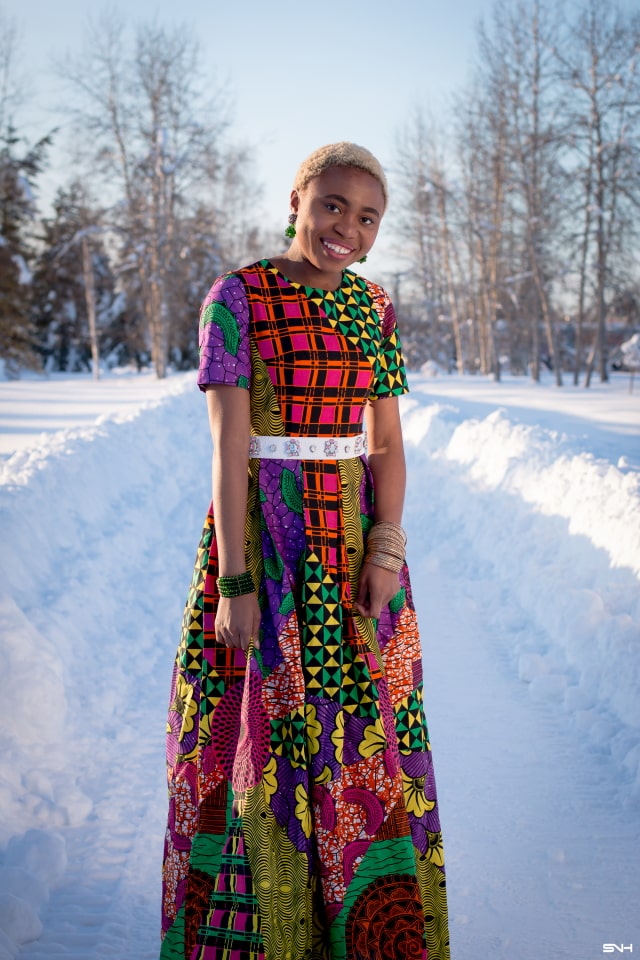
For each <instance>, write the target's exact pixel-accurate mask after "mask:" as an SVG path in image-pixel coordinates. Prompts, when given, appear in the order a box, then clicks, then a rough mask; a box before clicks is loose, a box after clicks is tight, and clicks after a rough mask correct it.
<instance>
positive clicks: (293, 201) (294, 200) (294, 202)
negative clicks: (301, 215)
mask: <svg viewBox="0 0 640 960" xmlns="http://www.w3.org/2000/svg"><path fill="white" fill-rule="evenodd" d="M289 206H290V207H291V213H297V212H298V208H299V207H300V194H299V193H298V191H297V190H292V191H291V196H290V197H289Z"/></svg>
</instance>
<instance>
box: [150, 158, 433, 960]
mask: <svg viewBox="0 0 640 960" xmlns="http://www.w3.org/2000/svg"><path fill="white" fill-rule="evenodd" d="M386 204H387V184H386V180H385V176H384V173H383V171H382V168H381V166H380V164H379V163H378V161H377V160H376V159H375V158H374V157H373V156H372V155H371V154H370V153H369V152H368V151H367V150H365V149H364V148H362V147H359V146H357V145H355V144H349V143H338V144H332V145H329V146H327V147H323V148H321V149H320V150H317V151H316V152H315V153H313V154H312V155H311V156H310V157H309V158H308V159H307V160H306V161H305V162H304V163H303V164H302V166H301V167H300V170H299V171H298V174H297V176H296V180H295V183H294V188H293V191H292V193H291V216H290V218H289V220H290V224H291V226H290V228H288V231H287V233H288V235H290V236H291V235H293V237H294V239H293V242H292V243H291V246H290V247H289V250H288V251H287V253H286V254H284V255H283V256H280V257H276V258H274V259H273V260H271V261H269V260H262V261H260V262H259V263H256V264H253V265H251V266H249V267H245V268H243V269H242V270H238V271H236V272H235V273H232V274H227V275H226V276H223V277H221V278H219V279H218V280H217V281H216V283H215V284H214V286H213V288H212V290H211V291H210V293H209V295H208V296H207V298H206V300H205V302H204V304H203V308H202V313H201V318H200V334H201V336H200V342H201V362H200V372H199V379H198V382H199V384H200V387H201V388H202V389H203V390H206V395H207V403H208V409H209V419H210V424H211V431H212V435H213V442H214V456H213V503H212V508H211V510H210V512H209V515H208V517H207V520H206V524H205V528H204V533H203V536H202V540H201V542H200V547H199V550H198V556H197V561H196V566H195V573H194V577H193V581H192V586H191V591H190V594H189V598H188V601H187V605H186V610H185V616H184V623H183V632H182V641H181V644H180V647H179V649H178V655H177V658H176V665H175V669H174V677H173V684H172V691H171V699H170V707H169V723H168V737H167V740H168V764H169V772H168V777H169V796H170V810H169V826H168V830H167V835H166V848H165V864H164V874H163V878H164V903H163V907H164V916H163V921H164V922H163V930H164V934H165V935H164V940H163V947H162V954H161V956H162V958H163V960H168V958H180V960H183V958H188V960H196V958H197V960H214V958H215V960H223V958H234V960H235V958H237V960H240V958H247V960H254V958H255V960H258V958H264V960H303V958H313V960H321V958H326V960H338V958H340V960H375V958H380V960H383V958H384V960H399V958H405V957H406V958H409V957H411V958H426V957H427V956H428V958H429V960H444V958H447V957H448V956H449V949H448V933H447V921H446V900H445V881H444V870H443V857H442V842H441V834H440V825H439V821H438V811H437V803H436V792H435V784H434V779H433V772H432V765H431V754H430V748H429V743H428V739H427V737H428V734H427V728H426V724H425V720H424V715H423V710H422V676H421V659H420V642H419V638H418V631H417V625H416V618H415V613H414V608H413V604H412V600H411V589H410V584H409V577H408V573H407V568H406V565H405V563H404V534H403V532H402V528H401V527H400V520H401V515H402V502H403V494H404V484H405V467H404V455H403V449H402V436H401V430H400V419H399V412H398V399H397V398H398V396H399V395H400V394H403V393H405V392H406V390H407V386H406V377H405V372H404V368H403V364H402V357H401V352H400V342H399V339H398V333H397V329H396V321H395V315H394V312H393V308H392V306H391V303H390V301H389V298H388V296H387V295H386V293H385V292H384V290H382V288H380V287H378V286H377V285H375V284H373V283H371V282H369V281H368V280H365V279H364V278H362V277H359V276H357V275H356V274H355V273H353V272H351V271H350V270H348V269H346V268H347V267H348V265H349V264H351V263H353V262H355V261H358V260H362V259H364V258H365V257H366V255H367V253H368V252H369V250H370V249H371V247H372V245H373V243H374V241H375V239H376V236H377V233H378V228H379V226H380V221H381V219H382V216H383V213H384V210H385V207H386ZM293 224H295V226H293ZM365 424H366V431H367V439H368V456H367V455H366V454H365V452H364V446H363V444H364V440H363V434H362V431H363V425H365ZM374 490H375V497H374ZM214 518H215V520H214Z"/></svg>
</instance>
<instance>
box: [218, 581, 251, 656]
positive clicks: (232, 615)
mask: <svg viewBox="0 0 640 960" xmlns="http://www.w3.org/2000/svg"><path fill="white" fill-rule="evenodd" d="M215 629H216V639H217V641H218V643H223V644H224V645H225V647H235V648H236V649H238V650H247V649H248V648H249V642H250V640H251V639H253V645H254V647H258V646H259V642H258V637H259V630H260V607H259V606H258V597H257V596H256V594H255V593H246V594H244V595H243V596H241V597H220V601H219V603H218V613H217V615H216V624H215Z"/></svg>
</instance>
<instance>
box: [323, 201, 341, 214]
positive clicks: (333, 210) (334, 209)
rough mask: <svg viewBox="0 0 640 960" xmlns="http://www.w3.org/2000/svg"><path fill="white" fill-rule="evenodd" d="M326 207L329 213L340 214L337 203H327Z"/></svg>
mask: <svg viewBox="0 0 640 960" xmlns="http://www.w3.org/2000/svg"><path fill="white" fill-rule="evenodd" d="M326 207H327V210H328V211H329V212H330V213H340V207H339V206H338V204H337V203H328V204H327V205H326Z"/></svg>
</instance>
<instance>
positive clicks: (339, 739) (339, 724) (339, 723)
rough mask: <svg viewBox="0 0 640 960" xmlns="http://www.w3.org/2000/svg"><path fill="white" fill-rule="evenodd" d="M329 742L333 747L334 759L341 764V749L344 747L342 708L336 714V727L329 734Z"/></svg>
mask: <svg viewBox="0 0 640 960" xmlns="http://www.w3.org/2000/svg"><path fill="white" fill-rule="evenodd" d="M331 743H332V744H333V745H334V747H335V754H336V760H337V761H338V763H339V764H340V765H342V751H343V749H344V710H339V711H338V713H337V714H336V728H335V730H334V731H333V733H332V734H331Z"/></svg>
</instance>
